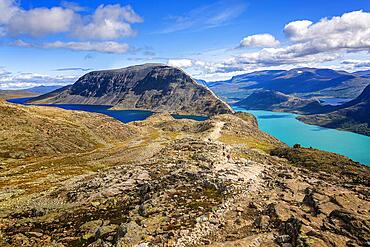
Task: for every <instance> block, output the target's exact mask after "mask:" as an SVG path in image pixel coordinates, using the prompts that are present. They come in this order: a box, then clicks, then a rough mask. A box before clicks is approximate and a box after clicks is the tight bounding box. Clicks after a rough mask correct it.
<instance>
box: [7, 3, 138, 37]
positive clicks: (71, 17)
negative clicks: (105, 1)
mask: <svg viewBox="0 0 370 247" xmlns="http://www.w3.org/2000/svg"><path fill="white" fill-rule="evenodd" d="M63 6H64V7H52V8H33V9H29V10H25V9H23V8H21V7H20V6H19V5H18V4H17V2H16V1H15V0H0V31H1V33H2V35H8V36H12V37H17V36H22V35H28V36H33V37H36V36H42V35H47V34H60V33H67V34H69V35H73V36H75V37H78V38H80V39H85V40H91V39H93V40H95V39H100V40H112V39H117V38H120V37H127V36H133V35H135V34H136V31H135V30H133V29H132V27H131V24H133V23H139V22H142V21H143V20H142V18H141V17H140V16H139V15H138V14H137V13H136V12H135V11H134V10H133V8H132V7H131V6H129V5H126V6H121V5H119V4H114V5H100V6H99V7H98V8H97V9H96V10H95V11H94V13H93V14H92V15H81V14H80V13H78V12H79V11H81V10H82V9H81V7H79V6H78V5H74V4H72V3H69V2H64V3H63Z"/></svg>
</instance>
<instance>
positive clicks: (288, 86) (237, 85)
mask: <svg viewBox="0 0 370 247" xmlns="http://www.w3.org/2000/svg"><path fill="white" fill-rule="evenodd" d="M369 83H370V78H367V77H366V76H361V75H360V74H359V73H356V72H354V73H349V72H346V71H341V70H332V69H324V68H319V69H318V68H295V69H291V70H262V71H254V72H251V73H246V74H242V75H237V76H233V77H232V78H231V79H229V80H223V81H215V82H207V85H208V86H209V88H211V89H212V90H213V91H215V92H216V94H218V95H219V96H221V97H222V98H224V99H233V98H238V99H239V100H241V99H244V98H246V97H248V96H249V95H250V94H252V93H253V91H255V90H273V91H279V92H282V93H285V94H290V95H296V96H299V97H312V96H318V97H327V96H329V97H343V98H355V97H357V96H358V95H360V93H361V92H362V91H363V89H364V88H365V87H366V86H367V84H369ZM229 102H230V101H229Z"/></svg>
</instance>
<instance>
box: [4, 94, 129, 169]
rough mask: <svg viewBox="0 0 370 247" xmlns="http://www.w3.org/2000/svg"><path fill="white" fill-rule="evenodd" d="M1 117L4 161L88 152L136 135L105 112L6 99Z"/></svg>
mask: <svg viewBox="0 0 370 247" xmlns="http://www.w3.org/2000/svg"><path fill="white" fill-rule="evenodd" d="M0 118H1V124H0V135H1V139H0V161H1V159H6V158H11V159H15V158H20V157H21V158H22V157H23V158H27V157H42V156H48V155H59V154H67V153H79V152H86V151H91V150H94V149H96V148H97V147H103V146H105V145H109V144H108V143H110V142H114V141H118V140H124V139H127V137H129V136H131V135H134V134H136V132H135V131H134V128H130V127H127V126H125V125H123V124H120V123H118V122H116V121H114V120H113V119H112V118H110V117H107V116H105V115H100V114H92V113H87V112H82V111H67V110H62V109H58V108H54V107H36V106H21V105H15V104H11V103H7V102H5V101H3V100H0ZM0 170H1V169H0Z"/></svg>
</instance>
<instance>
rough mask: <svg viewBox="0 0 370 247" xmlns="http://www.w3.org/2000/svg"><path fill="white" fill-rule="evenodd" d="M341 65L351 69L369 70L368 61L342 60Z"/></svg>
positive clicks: (369, 64)
mask: <svg viewBox="0 0 370 247" xmlns="http://www.w3.org/2000/svg"><path fill="white" fill-rule="evenodd" d="M342 64H345V65H350V66H352V69H370V60H355V59H350V60H344V61H343V62H342Z"/></svg>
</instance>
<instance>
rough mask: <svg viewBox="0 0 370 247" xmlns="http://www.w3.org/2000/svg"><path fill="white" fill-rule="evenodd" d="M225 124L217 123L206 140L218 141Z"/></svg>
mask: <svg viewBox="0 0 370 247" xmlns="http://www.w3.org/2000/svg"><path fill="white" fill-rule="evenodd" d="M224 125H225V122H216V123H215V126H214V127H213V130H212V131H211V132H210V133H209V134H208V135H207V136H206V137H205V138H204V140H205V141H207V140H209V141H216V140H217V139H218V138H219V137H220V136H221V130H222V128H223V127H224Z"/></svg>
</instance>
